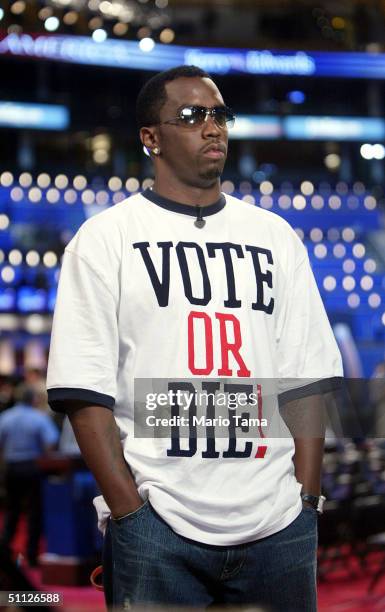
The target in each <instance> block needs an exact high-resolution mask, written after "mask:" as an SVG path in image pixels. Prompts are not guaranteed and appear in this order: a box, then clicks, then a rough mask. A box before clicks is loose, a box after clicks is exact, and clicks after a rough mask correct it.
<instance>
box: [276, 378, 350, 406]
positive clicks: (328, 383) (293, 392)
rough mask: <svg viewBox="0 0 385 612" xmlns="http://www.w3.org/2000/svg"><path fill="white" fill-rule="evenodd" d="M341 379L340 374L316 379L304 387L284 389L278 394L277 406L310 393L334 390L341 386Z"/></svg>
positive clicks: (318, 393)
mask: <svg viewBox="0 0 385 612" xmlns="http://www.w3.org/2000/svg"><path fill="white" fill-rule="evenodd" d="M342 381H343V378H342V377H341V376H334V377H333V378H323V379H322V380H317V381H316V382H313V383H310V384H309V385H305V386H304V387H298V389H290V390H289V391H284V393H280V395H278V403H279V406H280V407H281V406H283V405H284V404H287V403H288V402H292V401H294V400H297V399H302V398H304V397H309V396H310V395H321V394H323V393H329V392H330V391H336V390H337V389H341V388H342Z"/></svg>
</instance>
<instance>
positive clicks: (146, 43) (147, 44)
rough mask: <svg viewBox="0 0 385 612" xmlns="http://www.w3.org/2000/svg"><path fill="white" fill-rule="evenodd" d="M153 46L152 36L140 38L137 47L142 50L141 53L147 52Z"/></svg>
mask: <svg viewBox="0 0 385 612" xmlns="http://www.w3.org/2000/svg"><path fill="white" fill-rule="evenodd" d="M154 47H155V43H154V41H153V40H152V38H148V37H146V38H142V40H141V41H140V42H139V48H140V50H141V51H143V53H149V52H150V51H152V50H153V48H154Z"/></svg>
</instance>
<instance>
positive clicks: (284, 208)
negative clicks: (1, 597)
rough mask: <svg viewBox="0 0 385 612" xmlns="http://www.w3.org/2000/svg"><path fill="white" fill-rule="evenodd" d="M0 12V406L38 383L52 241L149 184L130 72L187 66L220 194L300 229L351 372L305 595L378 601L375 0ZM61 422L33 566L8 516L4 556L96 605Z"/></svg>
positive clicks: (90, 536)
mask: <svg viewBox="0 0 385 612" xmlns="http://www.w3.org/2000/svg"><path fill="white" fill-rule="evenodd" d="M0 7H1V8H0V74H1V84H0V92H1V93H0V137H1V147H0V376H1V386H0V403H1V409H2V410H6V409H7V408H8V407H9V406H10V405H12V403H13V395H12V394H13V389H14V386H15V384H16V383H17V382H18V381H20V380H22V379H27V380H28V381H29V382H31V383H32V384H34V385H36V386H37V387H39V388H40V389H42V387H43V386H44V376H45V368H46V363H47V353H48V348H49V338H50V328H51V322H52V312H53V309H54V304H55V296H56V286H57V281H58V276H59V272H60V261H61V257H62V254H63V250H64V247H65V245H66V243H67V242H68V241H69V240H70V238H71V237H72V236H73V235H74V233H75V232H76V230H77V229H78V227H79V226H80V224H81V223H82V222H83V221H84V220H85V219H87V218H88V217H89V216H91V215H94V214H98V212H99V211H101V210H104V209H105V208H106V207H108V206H111V205H113V204H114V203H117V202H119V201H121V200H122V199H124V198H126V197H127V196H128V195H130V194H132V193H136V192H138V191H140V190H142V189H143V188H144V187H146V185H149V184H151V176H152V174H151V163H150V160H149V158H148V156H146V154H145V152H144V151H143V149H142V147H141V145H140V143H139V139H138V134H137V128H136V125H135V99H136V95H137V93H138V91H139V89H140V87H141V85H142V84H143V83H144V81H145V80H146V79H148V78H149V77H150V76H151V74H152V73H153V72H157V71H159V70H162V69H166V68H169V67H172V66H175V65H178V64H181V63H186V64H191V63H193V64H196V65H199V66H201V67H202V68H204V69H206V70H207V71H208V72H210V73H211V74H212V75H213V77H214V79H215V80H216V82H217V84H218V86H219V88H220V89H221V91H222V93H223V95H224V98H225V101H226V102H227V104H228V105H229V106H230V107H232V108H233V110H234V111H235V114H236V116H237V121H236V124H235V127H234V128H233V129H232V131H231V132H230V138H231V141H230V153H229V158H228V162H227V165H226V168H225V173H224V176H223V191H225V192H227V193H234V194H235V195H237V196H238V197H241V198H243V199H244V200H246V201H247V202H249V203H250V205H253V206H254V205H255V206H261V207H263V208H265V209H269V210H272V211H274V212H276V213H278V214H279V215H281V216H283V217H284V218H286V219H287V220H288V221H289V222H290V224H291V225H292V226H293V227H294V228H295V229H296V231H297V232H298V234H299V235H300V236H301V238H302V239H303V241H304V242H305V244H306V246H307V248H308V252H309V256H310V259H311V262H312V266H313V269H314V273H315V276H316V280H317V283H318V286H319V289H320V292H321V294H322V297H323V300H324V303H325V306H326V308H327V311H328V315H329V318H330V321H331V323H332V325H333V329H334V332H335V335H336V338H337V341H338V343H339V346H340V349H341V352H342V355H343V359H344V366H345V373H346V376H347V377H348V378H351V379H355V380H356V386H355V387H354V385H353V391H352V394H353V399H354V409H355V410H356V412H357V414H358V418H359V421H360V424H361V425H362V427H361V429H360V431H359V432H358V435H357V436H356V437H354V438H348V437H344V438H335V437H334V436H333V435H332V433H331V432H330V436H329V438H328V445H327V452H326V454H325V471H324V483H323V486H324V492H325V494H326V496H327V498H328V501H327V503H326V512H325V514H324V516H323V517H322V518H321V519H320V563H319V582H320V602H319V603H320V610H326V609H327V610H336V611H337V610H385V578H384V576H385V443H384V442H383V441H382V435H381V434H382V430H381V429H380V428H379V427H378V423H379V421H380V420H381V419H380V417H381V415H382V410H381V409H382V408H385V391H384V386H385V384H384V382H385V346H384V340H385V292H384V289H385V276H384V270H385V230H384V227H385V226H384V218H385V192H384V188H385V171H384V158H385V111H384V94H385V91H384V83H385V49H384V41H385V2H383V1H382V0H366V1H359V0H355V1H353V0H335V1H333V2H327V1H319V2H313V0H222V1H221V0H218V1H216V0H211V1H210V2H203V1H200V0H155V2H154V1H153V0H111V1H110V2H109V1H99V0H89V1H88V2H87V1H86V0H55V1H54V0H52V1H31V2H25V1H24V0H16V1H9V2H0ZM357 379H358V381H357ZM44 403H45V399H44V397H43V395H42V398H41V404H42V408H43V409H44V406H43V404H44ZM57 424H58V427H60V428H62V427H63V425H62V423H61V422H60V423H59V422H58V423H57ZM68 436H70V434H68V431H67V428H66V425H65V426H64V433H63V436H62V441H61V446H60V452H58V454H57V455H56V456H55V457H52V458H51V459H50V460H47V461H46V464H45V466H44V469H45V472H46V478H45V489H44V502H45V538H44V541H42V547H41V552H42V555H41V557H40V567H39V568H38V569H31V568H28V567H27V564H26V563H25V562H24V558H23V555H24V539H25V538H24V536H25V533H24V531H25V529H24V524H23V523H21V524H20V527H19V531H18V535H17V537H16V540H15V542H14V545H13V551H14V559H15V560H16V561H17V563H18V567H19V569H20V570H21V571H22V572H24V573H25V575H26V576H27V577H28V578H29V579H30V580H32V582H33V583H34V584H35V586H36V587H39V588H40V587H41V588H43V589H47V590H49V591H55V590H59V591H61V592H63V593H64V594H65V606H66V609H67V608H68V609H74V610H80V609H87V606H88V607H90V609H93V610H95V609H98V610H99V609H100V610H102V609H103V603H102V596H101V594H100V593H98V592H97V591H96V590H92V589H91V588H90V587H88V586H85V585H86V578H85V576H86V575H87V572H88V568H89V566H91V567H92V566H93V564H95V563H96V564H97V562H98V555H99V552H100V546H101V541H100V537H99V536H98V535H97V532H96V527H95V516H94V513H93V508H92V504H91V499H92V496H93V494H94V491H95V485H94V484H93V481H92V478H91V476H90V475H89V474H88V472H87V471H86V470H85V469H84V466H82V464H81V461H80V460H79V458H77V454H76V446H75V445H73V443H72V442H71V440H70V441H68ZM69 453H70V454H69ZM68 457H70V458H68ZM0 493H1V491H0ZM3 497H4V494H3ZM57 585H60V586H57ZM80 585H84V586H80Z"/></svg>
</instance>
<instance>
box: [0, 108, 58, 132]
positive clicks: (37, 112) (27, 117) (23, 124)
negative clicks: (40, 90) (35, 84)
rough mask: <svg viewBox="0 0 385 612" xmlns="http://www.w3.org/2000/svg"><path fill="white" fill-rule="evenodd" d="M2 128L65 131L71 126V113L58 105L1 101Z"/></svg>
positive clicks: (0, 122)
mask: <svg viewBox="0 0 385 612" xmlns="http://www.w3.org/2000/svg"><path fill="white" fill-rule="evenodd" d="M0 126H5V127H14V128H33V129H39V130H65V129H66V128H67V127H68V126H69V111H68V108H66V107H65V106H60V105H57V104H29V103H27V102H1V101H0Z"/></svg>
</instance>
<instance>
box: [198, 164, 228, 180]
mask: <svg viewBox="0 0 385 612" xmlns="http://www.w3.org/2000/svg"><path fill="white" fill-rule="evenodd" d="M222 172H223V166H221V167H220V166H212V167H211V168H207V169H205V170H202V171H201V172H200V173H199V178H200V179H202V180H204V181H211V182H214V181H216V180H217V179H218V178H220V177H221V176H222Z"/></svg>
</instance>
